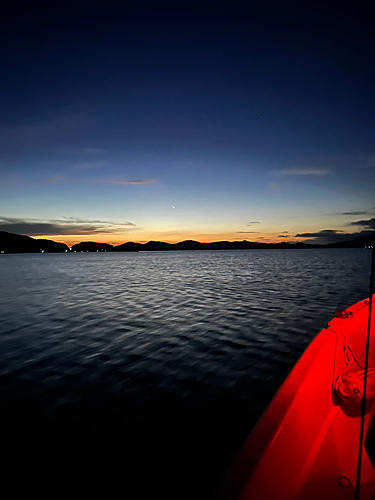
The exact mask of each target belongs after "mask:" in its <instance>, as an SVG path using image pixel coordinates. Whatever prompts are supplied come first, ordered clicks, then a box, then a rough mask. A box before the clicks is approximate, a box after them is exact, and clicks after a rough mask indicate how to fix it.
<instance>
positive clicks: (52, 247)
mask: <svg viewBox="0 0 375 500" xmlns="http://www.w3.org/2000/svg"><path fill="white" fill-rule="evenodd" d="M373 244H374V235H373V234H372V233H369V235H368V236H367V235H365V236H360V237H357V238H353V239H348V240H345V241H340V242H336V243H330V244H327V245H318V244H313V243H289V242H286V241H285V242H284V241H283V242H281V243H259V242H253V241H246V240H243V241H214V242H212V243H200V242H199V241H194V240H185V241H180V242H179V243H165V242H163V241H149V242H148V243H134V242H132V241H129V242H127V243H122V245H118V246H113V245H110V244H108V243H96V242H94V241H82V242H81V243H77V244H76V245H73V246H72V249H71V250H72V251H73V252H139V251H165V250H250V249H263V248H285V249H287V248H364V247H366V246H370V245H373ZM69 250H70V249H69V247H68V246H67V245H65V244H64V243H57V242H55V241H52V240H45V239H40V240H37V239H35V238H31V237H30V236H23V235H20V234H13V233H8V232H6V231H0V251H1V252H2V253H40V252H46V253H50V252H67V251H69Z"/></svg>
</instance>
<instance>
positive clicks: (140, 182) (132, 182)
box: [99, 179, 156, 186]
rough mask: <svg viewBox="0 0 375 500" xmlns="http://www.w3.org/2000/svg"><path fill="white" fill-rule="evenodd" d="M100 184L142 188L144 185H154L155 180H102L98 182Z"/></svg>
mask: <svg viewBox="0 0 375 500" xmlns="http://www.w3.org/2000/svg"><path fill="white" fill-rule="evenodd" d="M99 182H101V183H102V184H119V185H127V184H129V185H133V186H143V185H145V184H154V183H155V182H156V180H155V179H135V180H120V179H104V180H102V181H99Z"/></svg>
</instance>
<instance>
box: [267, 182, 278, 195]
mask: <svg viewBox="0 0 375 500" xmlns="http://www.w3.org/2000/svg"><path fill="white" fill-rule="evenodd" d="M268 188H269V190H270V191H272V192H273V193H278V192H279V191H280V186H279V184H278V183H277V182H270V183H269V184H268Z"/></svg>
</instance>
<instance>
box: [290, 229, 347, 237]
mask: <svg viewBox="0 0 375 500" xmlns="http://www.w3.org/2000/svg"><path fill="white" fill-rule="evenodd" d="M338 233H343V231H341V230H336V229H323V230H322V231H317V232H316V233H298V234H296V238H326V237H327V236H333V235H337V234H338Z"/></svg>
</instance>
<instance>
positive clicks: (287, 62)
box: [0, 2, 375, 243]
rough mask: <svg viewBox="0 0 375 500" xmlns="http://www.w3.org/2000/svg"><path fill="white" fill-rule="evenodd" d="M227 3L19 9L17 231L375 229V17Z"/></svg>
mask: <svg viewBox="0 0 375 500" xmlns="http://www.w3.org/2000/svg"><path fill="white" fill-rule="evenodd" d="M281 4H282V5H281ZM212 5H213V4H211V6H208V4H204V3H202V4H201V5H200V6H192V5H191V4H190V7H189V8H186V9H185V10H184V9H183V8H181V9H177V8H176V7H174V8H172V7H169V8H168V7H163V6H161V5H158V6H157V7H155V6H153V7H150V6H147V4H144V5H143V7H142V8H141V7H139V8H127V7H124V6H123V7H118V6H116V5H115V4H111V2H106V3H104V2H103V3H102V2H96V3H95V2H91V3H84V2H74V3H73V2H60V3H57V2H45V3H44V4H34V3H33V5H27V6H25V5H24V4H23V3H18V2H13V3H12V4H11V6H8V7H3V8H2V11H1V23H0V32H1V35H0V37H1V46H2V49H1V59H0V61H1V68H2V74H3V78H2V79H1V80H2V81H1V114H0V131H1V135H0V145H1V157H0V160H1V163H0V167H1V178H2V182H1V185H0V225H1V228H2V229H3V230H7V231H10V232H12V231H13V232H19V233H22V234H29V235H31V236H37V237H39V236H40V237H49V238H52V239H55V240H59V241H65V242H68V243H74V242H77V241H81V240H83V239H86V240H87V239H90V240H93V239H94V240H95V241H107V242H119V243H121V242H123V241H128V240H132V241H147V240H150V239H158V240H163V241H179V240H182V239H188V238H189V239H197V240H200V241H214V240H221V239H228V240H235V239H241V240H242V239H248V240H253V241H281V240H280V238H285V237H288V238H289V239H290V241H301V240H305V239H307V237H306V236H302V235H306V234H309V235H311V236H309V237H308V239H309V240H310V241H313V240H316V241H321V242H326V241H328V240H329V241H333V240H334V239H337V238H340V237H342V236H343V235H345V234H346V233H353V232H361V231H365V230H368V229H369V228H371V227H373V225H374V205H375V202H374V199H375V197H374V187H375V146H374V144H375V141H374V129H375V127H374V118H375V113H374V110H375V105H374V95H375V93H374V76H375V71H374V48H375V45H374V34H373V33H374V30H373V29H372V26H371V24H370V19H371V18H370V13H369V12H366V11H365V10H364V9H363V8H362V7H361V6H359V7H358V5H357V4H354V3H353V4H352V6H351V7H350V6H349V7H348V8H346V10H345V9H344V8H342V9H340V10H335V9H334V8H333V7H330V5H329V4H325V5H319V4H316V3H311V2H310V3H307V2H304V5H303V6H302V7H301V5H299V6H298V7H297V8H295V7H293V6H292V5H291V4H289V3H288V2H277V3H276V6H275V4H274V3H271V2H268V3H267V2H266V3H262V6H258V5H257V3H254V5H252V4H251V3H250V5H247V6H246V8H240V7H239V8H236V4H233V5H231V7H226V8H222V9H220V8H218V7H217V6H215V7H212ZM4 76H5V78H4ZM328 229H329V230H332V231H331V232H330V233H327V232H325V233H324V232H323V233H320V232H321V231H325V230H328ZM279 235H282V236H279ZM297 235H301V236H297ZM328 235H329V237H328ZM327 238H328V239H327Z"/></svg>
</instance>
